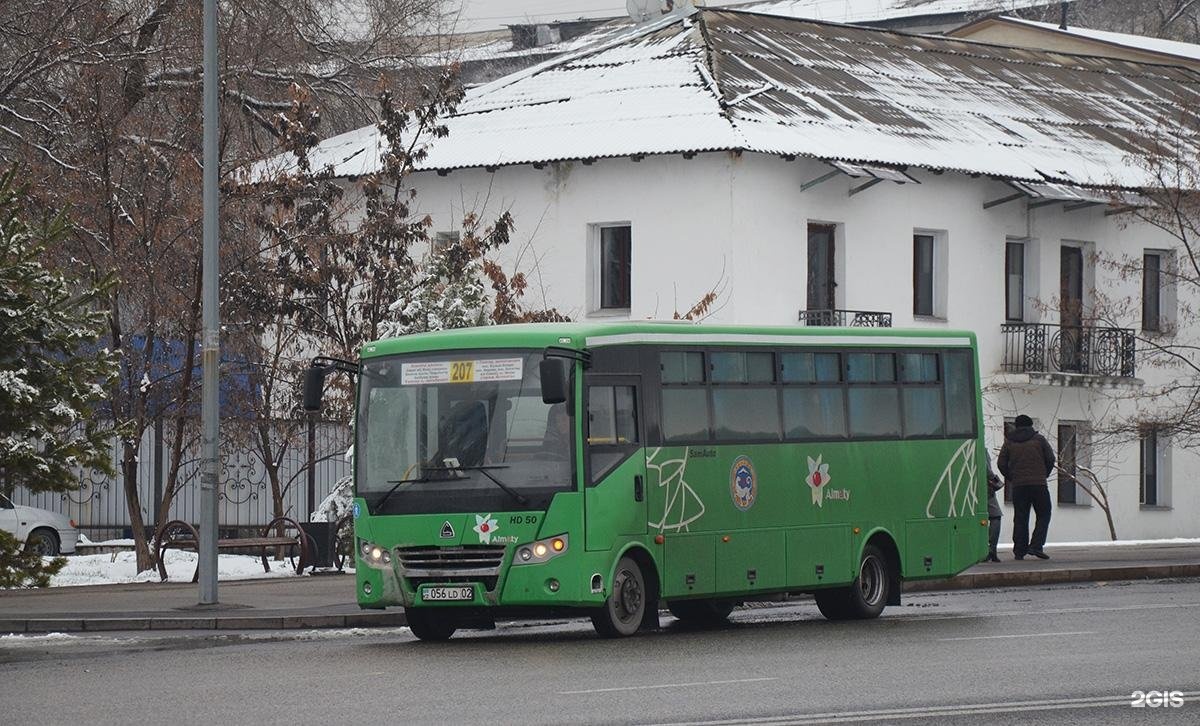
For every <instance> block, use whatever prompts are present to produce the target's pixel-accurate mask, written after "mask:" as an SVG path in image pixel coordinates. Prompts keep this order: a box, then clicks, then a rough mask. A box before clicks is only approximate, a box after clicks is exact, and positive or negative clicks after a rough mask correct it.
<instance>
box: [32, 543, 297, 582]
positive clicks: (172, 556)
mask: <svg viewBox="0 0 1200 726" xmlns="http://www.w3.org/2000/svg"><path fill="white" fill-rule="evenodd" d="M165 557H166V563H167V579H168V581H170V582H191V581H192V574H193V573H194V572H195V571H196V560H197V559H198V556H197V555H196V553H195V552H186V551H182V550H167V552H166V555H165ZM66 560H67V564H66V566H65V567H63V568H62V571H61V572H59V573H58V574H57V575H55V576H54V577H52V578H50V586H51V587H64V586H72V585H112V584H118V583H126V582H158V570H157V569H153V570H147V571H146V572H138V571H137V555H136V554H135V553H133V552H117V553H114V554H103V555H76V556H74V557H67V558H66ZM268 561H269V562H270V565H271V571H270V572H263V566H262V559H261V558H259V557H256V556H253V555H218V556H217V579H218V580H220V581H224V580H251V579H258V578H265V577H296V572H295V570H293V569H292V566H291V563H290V562H289V561H288V560H283V561H276V560H274V559H270V560H268Z"/></svg>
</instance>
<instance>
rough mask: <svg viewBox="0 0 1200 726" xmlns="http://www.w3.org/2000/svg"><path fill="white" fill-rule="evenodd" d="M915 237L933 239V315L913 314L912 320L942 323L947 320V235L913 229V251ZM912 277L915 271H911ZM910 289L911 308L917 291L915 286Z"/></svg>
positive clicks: (934, 231) (948, 253) (936, 230)
mask: <svg viewBox="0 0 1200 726" xmlns="http://www.w3.org/2000/svg"><path fill="white" fill-rule="evenodd" d="M917 235H924V236H928V237H932V238H933V260H932V262H933V270H932V271H931V273H932V278H933V314H932V315H925V314H917V313H916V312H915V311H914V312H913V319H914V320H934V321H942V322H944V321H945V320H946V318H947V315H948V313H947V302H948V292H949V287H950V286H949V275H948V271H949V270H950V249H949V248H950V245H949V239H950V238H949V234H948V233H947V231H946V230H944V229H925V228H921V227H917V228H914V229H913V231H912V245H913V248H914V250H915V247H916V244H917V240H916V238H917ZM913 257H914V259H913V265H914V268H915V265H916V259H915V254H914V255H913ZM913 272H914V276H915V273H916V270H915V269H914V270H913ZM915 282H916V281H915V280H914V285H913V288H912V296H913V306H912V307H913V308H915V307H916V297H917V290H916V285H915Z"/></svg>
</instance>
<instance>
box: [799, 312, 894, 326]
mask: <svg viewBox="0 0 1200 726" xmlns="http://www.w3.org/2000/svg"><path fill="white" fill-rule="evenodd" d="M800 323H801V325H828V326H832V327H839V328H890V327H892V314H891V313H881V312H878V311H875V310H801V311H800Z"/></svg>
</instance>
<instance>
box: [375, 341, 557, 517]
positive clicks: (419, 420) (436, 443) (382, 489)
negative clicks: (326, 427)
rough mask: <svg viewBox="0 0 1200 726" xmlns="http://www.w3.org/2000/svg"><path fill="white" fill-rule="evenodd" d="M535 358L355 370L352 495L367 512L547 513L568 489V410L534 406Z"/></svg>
mask: <svg viewBox="0 0 1200 726" xmlns="http://www.w3.org/2000/svg"><path fill="white" fill-rule="evenodd" d="M540 360H541V352H540V351H538V352H526V351H519V352H497V351H486V352H484V351H465V352H464V351H452V352H450V351H448V352H443V353H435V354H419V355H401V356H392V357H387V358H374V359H368V360H365V361H364V362H363V367H362V371H363V377H362V381H361V383H360V387H359V402H358V426H357V445H356V452H355V457H356V459H357V478H356V484H357V491H358V495H359V496H361V497H363V498H364V499H366V501H367V505H368V507H370V508H371V510H372V512H373V513H376V514H380V513H388V514H421V513H451V512H472V511H477V510H478V511H493V510H494V511H504V510H513V509H530V508H545V507H546V506H547V505H548V503H549V500H550V497H552V496H553V495H554V493H555V492H559V491H567V490H570V489H572V488H573V486H574V480H573V477H572V467H571V449H572V444H571V442H572V439H573V438H574V437H573V436H572V434H571V431H572V428H571V418H570V417H569V415H568V411H567V405H566V404H562V403H560V404H553V405H548V404H546V403H543V402H542V387H541V381H540V379H539V375H538V361H540Z"/></svg>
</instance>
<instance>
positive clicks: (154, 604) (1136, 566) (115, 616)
mask: <svg viewBox="0 0 1200 726" xmlns="http://www.w3.org/2000/svg"><path fill="white" fill-rule="evenodd" d="M1046 552H1047V553H1048V554H1049V555H1050V556H1051V559H1050V560H1045V561H1043V560H1038V559H1033V558H1026V559H1025V560H1024V561H1021V562H1017V561H1014V560H1013V559H1012V553H1011V551H1007V552H1006V551H1003V550H1002V551H1001V553H1000V558H1001V560H1002V561H1001V562H998V563H982V564H979V565H975V566H974V567H972V568H970V569H969V570H967V571H966V572H964V573H963V574H961V575H959V576H957V577H954V578H951V579H949V580H931V581H927V582H912V583H908V584H907V585H906V587H905V589H906V590H907V591H917V590H947V589H971V588H974V589H979V588H989V587H1018V586H1024V585H1043V584H1050V583H1058V582H1097V581H1105V580H1135V579H1148V578H1149V579H1153V578H1164V577H1197V576H1200V543H1143V544H1129V545H1105V546H1088V547H1075V546H1070V545H1060V546H1055V545H1049V546H1047V547H1046ZM218 596H219V598H220V601H221V602H220V604H219V605H217V606H213V607H208V608H201V607H199V606H197V604H196V603H197V600H198V597H199V591H198V589H197V586H196V585H193V584H191V583H137V584H130V585H91V586H81V587H58V588H48V589H43V590H7V591H0V634H4V633H46V632H79V631H129V630H247V629H284V628H289V629H294V628H306V629H307V628H350V627H394V626H398V625H404V624H405V620H404V611H403V609H401V608H391V609H388V610H379V611H372V610H359V608H358V606H357V605H356V604H355V602H354V577H353V576H352V575H343V574H319V575H310V576H307V577H295V578H276V579H270V580H236V581H232V582H222V583H220V586H219V588H218Z"/></svg>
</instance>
